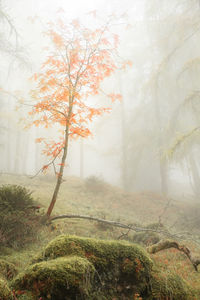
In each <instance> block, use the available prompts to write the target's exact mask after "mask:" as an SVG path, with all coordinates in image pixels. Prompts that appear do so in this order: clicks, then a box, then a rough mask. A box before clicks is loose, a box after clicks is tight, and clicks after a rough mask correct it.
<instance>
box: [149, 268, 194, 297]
mask: <svg viewBox="0 0 200 300" xmlns="http://www.w3.org/2000/svg"><path fill="white" fill-rule="evenodd" d="M151 289H152V296H151V297H150V298H148V299H155V300H156V299H173V300H189V299H191V300H192V299H195V298H194V294H193V293H192V291H191V289H190V287H189V286H188V284H187V283H186V282H185V280H183V279H182V278H181V277H180V276H178V275H177V274H172V273H171V274H169V275H164V274H161V273H160V272H159V271H158V272H156V273H154V274H153V276H152V279H151Z"/></svg>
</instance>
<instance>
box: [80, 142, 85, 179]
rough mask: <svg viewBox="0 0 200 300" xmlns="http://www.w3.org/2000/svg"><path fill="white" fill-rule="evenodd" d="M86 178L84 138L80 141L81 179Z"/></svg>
mask: <svg viewBox="0 0 200 300" xmlns="http://www.w3.org/2000/svg"><path fill="white" fill-rule="evenodd" d="M83 177H84V144H83V138H81V140H80V178H83Z"/></svg>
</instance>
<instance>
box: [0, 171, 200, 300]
mask: <svg viewBox="0 0 200 300" xmlns="http://www.w3.org/2000/svg"><path fill="white" fill-rule="evenodd" d="M0 184H1V185H3V184H16V185H21V186H24V187H26V188H28V189H29V190H30V191H32V192H33V193H32V195H33V198H34V199H35V200H36V201H37V202H38V204H39V205H40V206H41V208H40V213H42V212H45V211H46V209H47V206H48V204H49V202H50V200H51V195H52V193H53V189H54V185H55V178H54V177H51V176H49V175H46V176H38V177H35V178H33V179H30V178H29V177H27V176H15V175H9V174H2V175H0ZM60 214H80V215H87V216H93V217H97V218H101V219H106V220H113V221H118V222H120V223H124V224H127V225H128V224H133V225H137V226H148V225H150V224H153V223H162V224H163V225H164V226H165V227H166V228H167V229H168V230H169V231H170V232H171V233H177V232H183V231H184V232H186V231H188V232H189V233H190V235H188V238H187V239H186V240H185V241H181V243H184V244H185V245H187V246H188V247H189V248H190V250H191V251H192V252H193V253H195V254H197V255H199V252H200V246H198V243H199V240H200V230H199V225H200V204H197V203H195V202H188V201H185V200H184V201H180V199H178V200H176V199H172V198H166V197H163V196H161V195H159V194H156V193H152V192H143V193H127V192H124V191H123V190H121V189H119V188H117V187H114V186H111V185H109V184H107V183H105V182H103V181H101V180H100V179H98V178H96V177H91V178H88V179H85V180H82V179H79V178H76V177H67V178H65V181H64V182H63V183H62V186H61V190H60V193H59V197H58V200H57V203H56V206H55V209H54V211H53V215H60ZM126 233H127V230H124V229H120V228H116V227H113V226H110V225H106V224H102V223H98V222H95V221H88V220H81V219H62V220H56V221H53V222H52V225H51V226H49V227H47V226H46V227H45V228H43V229H42V230H41V232H40V234H39V235H38V236H37V240H36V241H34V243H33V244H30V245H28V246H27V247H26V248H24V249H21V250H20V251H19V250H14V249H7V250H6V251H5V253H3V254H2V255H1V256H0V258H2V257H3V258H6V259H8V260H9V261H10V262H13V263H15V264H16V265H17V266H18V268H19V269H24V267H25V266H26V265H27V264H28V262H29V261H30V260H31V259H32V258H33V257H34V256H35V254H36V252H37V251H40V250H41V248H42V247H43V246H45V245H46V244H47V243H48V242H49V241H50V240H52V239H53V238H54V237H55V236H57V235H59V234H73V235H78V236H84V237H95V238H100V239H119V238H120V237H121V236H124V237H125V238H126V239H128V240H129V241H131V242H134V234H135V232H133V231H132V232H130V233H129V234H128V235H126ZM162 238H163V237H162ZM143 246H144V247H145V246H146V245H143ZM151 258H152V259H153V260H154V261H155V263H156V265H157V266H159V268H160V269H161V270H162V272H163V274H168V273H169V272H173V273H176V274H178V275H179V276H181V277H182V278H183V279H184V280H186V281H187V282H188V283H189V284H190V286H191V287H192V289H194V290H196V291H198V294H199V298H198V299H200V271H199V272H196V271H195V270H194V268H193V266H192V265H191V263H190V261H189V260H188V258H187V257H186V256H185V255H184V254H183V253H181V252H178V251H177V250H175V249H168V250H163V251H160V252H158V253H156V254H152V255H151ZM199 268H200V267H199Z"/></svg>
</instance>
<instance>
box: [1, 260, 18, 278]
mask: <svg viewBox="0 0 200 300" xmlns="http://www.w3.org/2000/svg"><path fill="white" fill-rule="evenodd" d="M0 274H1V275H2V276H3V277H5V278H6V279H11V278H13V277H14V276H15V275H16V274H17V269H16V267H15V265H14V264H12V263H10V262H7V261H6V260H4V259H0Z"/></svg>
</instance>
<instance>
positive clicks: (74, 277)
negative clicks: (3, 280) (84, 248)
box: [13, 256, 95, 300]
mask: <svg viewBox="0 0 200 300" xmlns="http://www.w3.org/2000/svg"><path fill="white" fill-rule="evenodd" d="M94 273H95V269H94V267H93V265H92V264H91V263H90V262H89V261H88V260H87V259H84V258H82V257H77V256H69V257H60V258H57V259H54V260H48V261H44V262H40V263H36V264H34V265H32V266H30V267H29V268H27V270H26V271H25V272H24V273H21V274H19V275H18V276H17V277H16V278H15V280H14V281H13V287H14V288H15V290H23V289H24V290H30V291H32V292H33V294H35V295H36V296H38V297H45V299H46V298H47V299H52V300H54V299H55V300H59V299H60V300H64V299H76V298H77V299H81V298H84V299H87V296H88V295H89V291H90V289H91V286H92V284H91V283H92V281H93V278H94Z"/></svg>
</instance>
